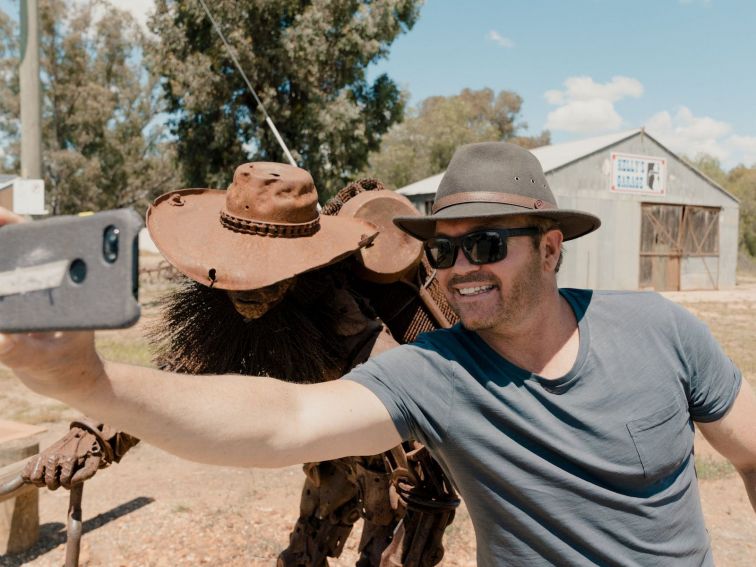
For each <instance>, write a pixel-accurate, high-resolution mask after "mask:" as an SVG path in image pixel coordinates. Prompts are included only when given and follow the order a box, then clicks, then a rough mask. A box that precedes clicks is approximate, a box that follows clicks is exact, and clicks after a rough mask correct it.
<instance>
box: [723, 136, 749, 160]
mask: <svg viewBox="0 0 756 567" xmlns="http://www.w3.org/2000/svg"><path fill="white" fill-rule="evenodd" d="M727 145H728V146H729V147H730V148H732V150H733V152H734V153H735V155H736V156H737V157H736V159H735V161H736V162H738V163H742V164H744V165H756V136H737V135H734V136H730V138H729V139H728V140H727Z"/></svg>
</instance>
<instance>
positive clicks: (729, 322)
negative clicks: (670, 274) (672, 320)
mask: <svg viewBox="0 0 756 567" xmlns="http://www.w3.org/2000/svg"><path fill="white" fill-rule="evenodd" d="M683 305H685V307H687V308H688V309H689V310H690V311H691V312H693V313H694V314H695V315H696V316H697V317H699V318H700V319H702V320H703V321H704V322H706V324H707V325H708V326H709V329H711V332H712V334H713V335H714V337H715V338H716V339H717V341H719V344H720V345H722V348H723V349H724V351H725V353H727V356H729V357H730V358H731V359H732V360H733V362H734V363H735V364H736V366H737V367H738V368H740V371H741V372H742V373H743V376H744V377H745V378H746V379H747V380H748V381H749V382H750V383H751V385H753V386H756V344H755V343H756V341H755V340H754V337H756V316H755V315H754V313H755V312H756V302H750V301H743V302H735V303H720V302H716V303H715V302H711V303H694V304H685V303H683Z"/></svg>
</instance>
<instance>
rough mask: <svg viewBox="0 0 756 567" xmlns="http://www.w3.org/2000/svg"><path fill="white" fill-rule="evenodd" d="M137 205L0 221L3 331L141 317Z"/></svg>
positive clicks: (110, 325) (96, 325) (117, 324)
mask: <svg viewBox="0 0 756 567" xmlns="http://www.w3.org/2000/svg"><path fill="white" fill-rule="evenodd" d="M142 226H143V222H142V219H141V217H140V216H139V215H138V214H137V213H136V211H134V210H133V209H116V210H112V211H104V212H101V213H95V214H92V215H90V216H59V217H54V218H50V219H45V220H41V221H33V222H28V223H22V224H14V225H7V226H2V227H0V331H3V332H10V333H13V332H31V331H54V330H60V331H63V330H84V329H119V328H124V327H129V326H131V325H133V324H134V323H136V322H137V320H138V319H139V314H140V308H139V301H138V300H139V297H138V287H139V244H138V238H139V230H140V229H141V228H142Z"/></svg>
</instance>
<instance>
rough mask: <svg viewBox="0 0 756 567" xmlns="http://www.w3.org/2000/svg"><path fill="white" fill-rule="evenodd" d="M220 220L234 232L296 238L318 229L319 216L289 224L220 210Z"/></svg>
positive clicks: (308, 234)
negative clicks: (237, 215) (254, 219)
mask: <svg viewBox="0 0 756 567" xmlns="http://www.w3.org/2000/svg"><path fill="white" fill-rule="evenodd" d="M220 221H221V224H222V225H223V226H224V227H226V228H227V229H229V230H233V231H234V232H243V233H245V234H257V235H259V236H273V237H276V236H280V237H283V238H297V237H299V236H312V235H313V234H315V233H316V232H318V230H320V216H318V217H316V218H314V219H313V220H311V221H308V222H303V223H298V224H291V223H274V222H261V221H253V220H248V219H242V218H239V217H235V216H233V215H229V214H228V213H227V212H225V211H221V214H220Z"/></svg>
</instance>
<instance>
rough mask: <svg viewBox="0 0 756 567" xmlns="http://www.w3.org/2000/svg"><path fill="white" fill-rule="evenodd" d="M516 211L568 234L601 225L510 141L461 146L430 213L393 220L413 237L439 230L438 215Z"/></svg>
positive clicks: (454, 216)
mask: <svg viewBox="0 0 756 567" xmlns="http://www.w3.org/2000/svg"><path fill="white" fill-rule="evenodd" d="M515 215H527V216H533V217H542V218H546V219H551V220H553V221H554V222H555V223H556V224H557V226H558V227H559V229H560V230H561V231H562V233H563V234H564V240H572V239H573V238H578V237H580V236H583V235H585V234H588V233H590V232H593V231H594V230H596V229H597V228H598V227H599V226H601V220H600V219H599V218H598V217H597V216H595V215H592V214H590V213H586V212H584V211H578V210H569V209H560V208H559V207H558V206H557V202H556V199H555V198H554V194H553V193H552V192H551V189H550V188H549V184H548V182H547V181H546V176H545V175H544V173H543V168H542V167H541V163H540V162H539V161H538V159H537V158H536V157H535V156H534V155H533V154H532V153H530V152H529V151H528V150H526V149H525V148H522V147H520V146H517V145H515V144H510V143H506V142H484V143H479V144H467V145H464V146H461V147H460V148H459V149H457V151H456V152H455V153H454V156H453V157H452V159H451V162H450V163H449V167H448V169H447V170H446V173H444V176H443V178H442V179H441V183H440V184H439V186H438V191H437V192H436V198H435V200H434V202H433V208H432V210H431V214H430V215H429V216H425V217H404V216H402V217H397V218H395V219H394V223H395V224H396V225H397V226H398V227H399V228H401V229H402V230H404V231H405V232H407V233H408V234H411V235H412V236H414V237H415V238H418V239H420V240H427V239H429V238H432V237H433V236H434V235H435V233H436V223H437V222H438V221H439V220H465V219H473V218H480V219H488V218H499V217H502V218H506V217H512V216H515Z"/></svg>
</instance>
